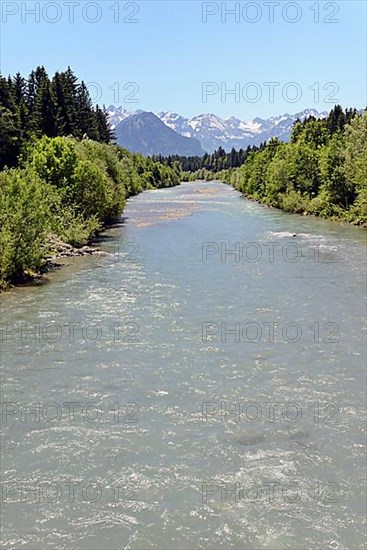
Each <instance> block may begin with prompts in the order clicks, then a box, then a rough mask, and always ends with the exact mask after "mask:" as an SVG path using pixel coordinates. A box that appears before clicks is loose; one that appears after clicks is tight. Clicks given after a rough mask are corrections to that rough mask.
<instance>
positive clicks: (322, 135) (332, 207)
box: [183, 105, 367, 225]
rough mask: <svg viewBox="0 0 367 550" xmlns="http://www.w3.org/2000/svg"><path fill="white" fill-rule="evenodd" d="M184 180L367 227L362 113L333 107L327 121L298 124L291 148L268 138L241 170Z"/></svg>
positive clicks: (366, 128)
mask: <svg viewBox="0 0 367 550" xmlns="http://www.w3.org/2000/svg"><path fill="white" fill-rule="evenodd" d="M183 166H184V164H183ZM184 177H185V178H186V179H188V180H192V179H196V178H199V179H200V178H202V179H208V180H210V179H222V180H224V181H226V182H227V183H230V184H231V185H233V186H234V187H235V188H236V189H237V190H238V191H240V192H242V193H243V194H244V195H246V196H247V197H249V198H252V199H255V200H257V201H259V202H262V203H264V204H267V205H269V206H273V207H276V208H281V209H283V210H285V211H289V212H298V213H306V214H313V215H316V216H322V217H326V218H335V219H344V220H346V221H350V222H352V223H355V224H359V225H366V224H367V110H366V111H364V112H363V113H360V112H358V111H357V110H356V109H345V110H343V108H342V107H341V106H340V105H336V106H335V107H334V108H333V109H332V110H331V112H330V113H329V115H328V116H327V117H326V118H323V119H316V118H315V117H313V116H310V117H308V118H306V119H305V120H304V121H300V120H297V121H296V122H295V123H294V125H293V128H292V134H291V140H290V143H284V142H281V141H280V140H279V139H277V138H273V139H271V140H270V141H269V142H267V143H266V144H265V145H264V144H263V145H262V146H261V147H259V148H258V149H257V148H253V149H252V150H250V151H248V150H247V151H246V156H245V160H244V162H243V163H242V165H241V166H240V167H229V168H225V169H223V170H222V171H218V170H208V169H204V168H200V169H198V170H196V171H190V172H189V173H188V174H186V175H185V176H184Z"/></svg>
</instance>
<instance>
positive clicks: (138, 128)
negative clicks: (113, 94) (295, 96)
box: [107, 105, 328, 156]
mask: <svg viewBox="0 0 367 550" xmlns="http://www.w3.org/2000/svg"><path fill="white" fill-rule="evenodd" d="M107 112H108V115H109V120H110V123H111V125H112V127H113V129H114V131H115V134H116V140H117V143H118V144H119V145H122V146H124V147H126V148H127V149H129V150H133V151H138V152H141V153H143V154H146V155H150V154H159V153H161V154H162V155H168V154H180V155H184V156H190V155H199V156H200V155H202V154H203V153H204V151H206V152H208V153H212V152H214V151H215V150H216V149H218V147H223V149H225V150H226V151H230V150H231V149H232V147H234V148H235V149H237V150H238V149H241V148H242V149H244V148H246V147H247V146H248V145H260V143H262V142H264V141H268V140H269V139H271V138H272V137H278V138H279V139H280V140H282V141H289V139H290V135H291V131H292V126H293V124H294V122H295V121H296V120H297V119H300V120H304V119H305V118H307V117H309V116H314V117H315V118H324V117H326V116H327V115H328V113H327V112H321V113H320V112H318V111H317V110H315V109H306V110H304V111H301V112H299V113H295V114H294V115H290V114H288V113H286V114H284V115H281V116H274V117H271V118H268V119H262V118H254V119H253V120H251V121H241V120H240V119H238V118H235V117H230V118H225V119H222V118H220V117H218V116H216V115H214V114H211V113H210V114H200V115H197V116H194V117H192V118H185V117H183V116H181V115H179V114H177V113H174V112H170V111H168V112H165V111H162V112H159V113H156V114H154V113H147V112H145V111H141V110H138V111H134V112H129V111H126V110H125V109H124V108H122V107H114V106H112V105H111V106H110V107H109V108H108V109H107ZM200 144H201V145H200ZM203 150H204V151H203ZM200 151H201V152H200Z"/></svg>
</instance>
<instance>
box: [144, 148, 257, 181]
mask: <svg viewBox="0 0 367 550" xmlns="http://www.w3.org/2000/svg"><path fill="white" fill-rule="evenodd" d="M264 147H265V143H261V144H260V146H259V147H257V146H256V145H249V146H248V147H247V148H246V149H240V150H239V151H236V149H235V148H232V150H231V151H230V152H229V153H226V151H225V150H224V149H223V147H219V148H218V149H217V150H216V151H214V153H212V154H210V153H205V155H204V156H202V157H197V156H196V157H183V156H180V155H171V156H168V157H163V156H162V155H157V156H155V157H154V158H155V159H156V160H157V161H158V162H162V163H163V164H166V165H167V166H172V164H173V163H174V162H179V163H180V165H181V169H182V171H183V172H187V173H194V172H199V171H206V172H213V173H215V174H216V173H217V172H221V171H222V170H229V169H231V168H239V167H240V166H242V164H243V163H244V162H245V160H246V158H247V156H248V155H249V154H250V153H251V152H252V151H258V150H261V149H263V148H264ZM199 179H201V178H199Z"/></svg>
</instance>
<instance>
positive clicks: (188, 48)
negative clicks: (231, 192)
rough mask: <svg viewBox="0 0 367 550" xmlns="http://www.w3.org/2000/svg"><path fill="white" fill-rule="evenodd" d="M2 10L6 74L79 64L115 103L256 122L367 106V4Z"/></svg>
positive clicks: (13, 6) (113, 4)
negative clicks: (310, 110) (335, 107)
mask: <svg viewBox="0 0 367 550" xmlns="http://www.w3.org/2000/svg"><path fill="white" fill-rule="evenodd" d="M269 4H270V5H269ZM1 8H2V13H1V71H2V73H3V74H5V75H7V74H8V73H10V74H14V73H15V72H17V71H19V72H21V73H22V74H28V73H29V72H30V70H31V69H32V68H34V67H35V66H36V65H41V64H42V65H44V66H45V67H46V69H47V71H48V72H49V73H50V74H52V73H53V72H55V71H56V70H63V69H65V68H66V67H67V66H68V65H70V66H71V67H72V69H73V70H74V71H75V73H76V75H77V76H78V77H80V78H82V79H83V80H85V82H86V83H89V85H90V91H91V93H92V95H93V97H94V98H96V99H98V101H99V103H105V104H106V105H109V104H116V105H122V106H124V107H125V108H126V109H128V110H135V109H143V110H151V111H161V110H162V111H176V112H178V113H180V114H182V115H185V116H193V115H195V114H199V113H204V112H211V113H215V114H218V115H219V116H222V117H229V116H232V115H233V116H236V117H239V118H241V119H244V120H248V119H252V118H254V117H257V116H259V117H262V118H267V117H269V116H272V115H279V114H283V113H285V112H288V113H296V112H298V111H301V110H303V109H305V108H308V107H310V108H316V109H318V110H319V111H323V110H330V109H331V108H332V106H333V104H334V103H335V102H336V100H337V101H338V102H339V103H341V104H342V105H343V106H344V107H347V106H356V107H358V108H362V107H364V106H365V105H366V102H367V100H366V3H365V2H364V1H352V0H347V1H345V2H344V1H342V2H317V1H315V0H312V1H310V2H309V1H306V0H301V1H298V2H288V1H282V0H278V1H274V2H271V1H269V2H262V1H258V2H201V1H198V0H191V1H190V0H186V1H185V2H181V1H171V0H167V1H160V2H156V1H154V0H149V1H143V2H141V1H137V2H128V1H124V0H121V1H116V0H104V1H97V2H90V1H89V0H79V1H78V0H75V1H74V2H71V1H69V2H67V1H66V0H65V1H64V0H60V1H57V2H54V1H52V0H40V1H38V2H37V1H32V2H23V1H20V2H17V1H14V0H13V1H6V0H2V2H1ZM32 10H33V11H35V12H36V15H35V14H34V13H33V14H32V13H30V12H31V11H32ZM230 10H237V11H236V13H235V14H232V15H231V14H230V13H228V11H230ZM272 11H273V16H271V12H272ZM73 12H74V14H73ZM36 17H37V18H38V17H39V21H36ZM236 18H237V21H236ZM205 19H206V22H204V20H205ZM271 19H273V21H272V22H271ZM133 21H136V22H133ZM328 21H329V22H328ZM91 83H95V84H91ZM129 83H133V84H129ZM203 83H210V84H203ZM266 83H268V84H266ZM269 83H273V84H269ZM311 88H312V89H311ZM231 89H232V90H235V91H236V93H233V94H229V93H226V92H228V91H229V90H231ZM271 89H272V90H273V97H271ZM205 90H206V91H207V92H211V93H207V94H205V93H204V96H203V91H204V92H205ZM129 98H130V101H131V100H133V99H135V101H138V102H129ZM205 98H206V102H204V99H205ZM334 100H335V101H334Z"/></svg>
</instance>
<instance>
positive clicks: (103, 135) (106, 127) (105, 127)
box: [95, 105, 115, 143]
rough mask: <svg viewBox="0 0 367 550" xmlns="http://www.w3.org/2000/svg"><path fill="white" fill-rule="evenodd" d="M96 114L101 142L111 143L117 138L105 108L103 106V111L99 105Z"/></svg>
mask: <svg viewBox="0 0 367 550" xmlns="http://www.w3.org/2000/svg"><path fill="white" fill-rule="evenodd" d="M95 114H96V119H97V125H98V135H99V141H101V142H102V143H111V141H113V140H114V138H115V136H114V133H113V131H112V130H111V126H110V124H109V122H108V115H107V113H106V109H105V107H104V106H103V109H101V108H100V107H99V106H98V105H96V110H95Z"/></svg>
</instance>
